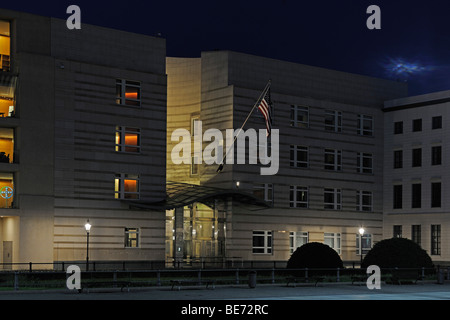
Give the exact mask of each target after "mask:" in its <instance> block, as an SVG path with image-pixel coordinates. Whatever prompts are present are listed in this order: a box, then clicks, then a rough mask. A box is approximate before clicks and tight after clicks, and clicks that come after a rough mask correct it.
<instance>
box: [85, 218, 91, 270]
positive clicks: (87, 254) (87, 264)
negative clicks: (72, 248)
mask: <svg viewBox="0 0 450 320" xmlns="http://www.w3.org/2000/svg"><path fill="white" fill-rule="evenodd" d="M84 229H86V271H89V232H90V231H91V224H90V223H89V219H88V221H87V222H86V224H85V225H84Z"/></svg>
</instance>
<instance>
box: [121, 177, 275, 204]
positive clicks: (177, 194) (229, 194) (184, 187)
mask: <svg viewBox="0 0 450 320" xmlns="http://www.w3.org/2000/svg"><path fill="white" fill-rule="evenodd" d="M166 193H167V196H166V200H165V201H161V202H158V203H155V202H152V203H149V202H145V201H133V202H131V203H130V202H128V203H130V205H131V206H132V207H135V208H141V209H156V208H159V209H161V208H164V209H166V210H168V209H174V208H180V207H184V206H187V205H190V204H192V203H195V202H200V203H203V204H205V205H207V206H209V207H213V206H214V202H215V201H216V200H219V199H222V200H226V199H229V198H232V200H235V201H238V202H242V203H245V204H251V205H255V206H260V207H266V208H268V207H270V205H269V204H268V203H267V202H265V201H263V200H261V199H259V198H257V197H255V196H254V195H253V194H250V193H246V192H243V191H241V190H236V189H222V188H215V187H205V186H199V185H195V184H188V183H181V182H171V181H168V182H167V186H166Z"/></svg>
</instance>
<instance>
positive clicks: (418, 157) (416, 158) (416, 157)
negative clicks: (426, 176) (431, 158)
mask: <svg viewBox="0 0 450 320" xmlns="http://www.w3.org/2000/svg"><path fill="white" fill-rule="evenodd" d="M412 166H413V167H421V166H422V148H416V149H412Z"/></svg>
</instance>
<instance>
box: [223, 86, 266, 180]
mask: <svg viewBox="0 0 450 320" xmlns="http://www.w3.org/2000/svg"><path fill="white" fill-rule="evenodd" d="M271 84H272V80H270V79H269V81H268V82H267V84H266V87H265V88H264V90H263V92H262V93H261V95H260V96H259V98H258V100H257V101H256V103H255V104H254V105H253V108H252V110H251V111H250V112H249V114H248V115H247V118H246V119H245V121H244V123H243V124H242V126H241V127H240V128H239V131H238V133H237V134H236V136H235V137H234V140H233V143H232V144H231V146H230V148H228V151H227V153H225V155H224V156H223V157H222V161H221V162H220V164H219V167H218V168H217V170H216V172H222V170H223V165H224V163H223V162H224V160H225V158H226V157H227V156H228V153H230V151H231V148H234V143H235V142H236V140H237V137H238V136H239V134H240V133H241V131H242V128H244V126H245V124H246V123H247V121H248V119H250V116H251V115H252V113H253V110H255V108H256V107H257V106H258V105H259V104H260V103H261V100H262V99H263V98H264V96H265V95H266V93H267V91H268V90H269V88H270V85H271Z"/></svg>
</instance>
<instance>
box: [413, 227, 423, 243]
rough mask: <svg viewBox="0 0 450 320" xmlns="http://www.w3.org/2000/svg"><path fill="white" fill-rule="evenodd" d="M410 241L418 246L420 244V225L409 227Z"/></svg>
mask: <svg viewBox="0 0 450 320" xmlns="http://www.w3.org/2000/svg"><path fill="white" fill-rule="evenodd" d="M411 240H412V241H414V242H415V243H417V244H418V245H420V243H421V242H422V227H421V226H420V225H412V226H411Z"/></svg>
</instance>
